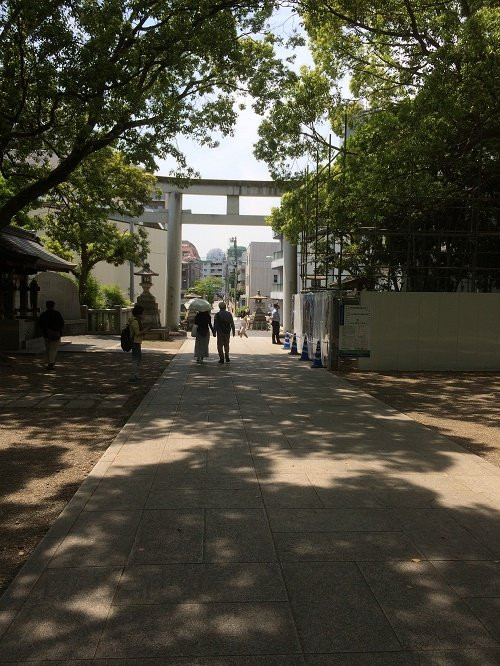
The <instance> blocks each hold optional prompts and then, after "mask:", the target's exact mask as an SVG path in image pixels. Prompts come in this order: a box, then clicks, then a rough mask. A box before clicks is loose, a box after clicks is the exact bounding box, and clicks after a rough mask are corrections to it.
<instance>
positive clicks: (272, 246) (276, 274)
mask: <svg viewBox="0 0 500 666" xmlns="http://www.w3.org/2000/svg"><path fill="white" fill-rule="evenodd" d="M279 251H280V243H278V242H276V243H273V242H263V243H260V242H255V243H250V245H249V246H248V247H247V259H246V271H245V301H246V304H248V305H249V306H250V307H252V303H253V301H252V300H251V297H252V296H255V294H256V293H257V291H258V290H260V293H261V294H262V295H263V296H266V297H267V298H266V300H265V308H267V309H269V307H270V305H271V304H272V302H273V301H274V302H276V301H278V302H279V303H280V305H281V300H280V299H277V298H276V295H277V292H278V293H280V295H281V299H282V298H283V296H282V293H281V291H282V285H281V282H282V278H281V279H280V271H279V270H278V269H274V268H272V264H273V260H274V258H275V255H276V253H279Z"/></svg>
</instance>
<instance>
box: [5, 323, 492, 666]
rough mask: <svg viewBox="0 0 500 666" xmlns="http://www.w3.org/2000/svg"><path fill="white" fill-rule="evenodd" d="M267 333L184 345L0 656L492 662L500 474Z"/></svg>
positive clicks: (81, 508) (102, 467)
mask: <svg viewBox="0 0 500 666" xmlns="http://www.w3.org/2000/svg"><path fill="white" fill-rule="evenodd" d="M269 337H270V336H266V337H261V336H259V337H257V336H254V337H250V338H249V339H248V340H242V341H240V340H239V338H234V339H233V342H232V348H233V360H232V363H231V364H230V365H219V364H218V363H217V362H216V361H217V359H216V354H213V355H212V358H211V359H210V360H209V362H208V363H206V365H204V366H203V367H200V366H198V365H197V364H195V363H194V362H193V358H192V348H193V341H192V340H191V339H189V340H188V341H187V342H186V344H185V345H184V347H183V349H182V352H181V353H179V354H178V355H177V357H176V359H175V360H174V362H173V363H171V365H170V366H169V368H168V370H167V371H166V372H165V374H164V375H163V376H162V377H161V378H160V380H159V381H158V382H157V384H156V385H155V386H154V388H153V390H152V391H151V392H150V393H149V394H148V396H147V397H146V399H145V400H144V402H143V403H142V404H141V406H140V407H139V408H138V410H137V411H136V413H135V414H134V415H133V417H132V418H131V420H130V421H129V422H128V423H127V425H126V426H125V428H124V429H123V431H122V432H121V433H120V435H119V436H118V437H117V439H116V440H115V442H114V443H113V444H112V445H111V447H110V448H109V449H108V450H107V451H106V453H105V454H104V455H103V457H102V459H101V460H100V462H99V463H98V464H97V465H96V467H95V468H94V470H93V471H92V473H91V474H90V475H89V477H88V478H87V480H86V481H85V482H84V484H83V485H82V486H81V488H80V490H79V491H78V492H77V494H76V495H75V496H74V498H73V499H72V500H71V502H70V503H69V504H68V506H67V507H66V509H65V510H64V512H63V513H62V514H61V516H60V517H59V519H58V520H57V522H56V523H55V524H54V526H53V527H52V529H51V530H50V531H49V533H48V534H47V536H46V537H45V539H44V540H43V541H42V543H41V544H40V546H39V547H38V549H37V550H36V552H35V553H34V555H33V556H32V557H31V559H30V560H29V561H28V562H27V564H26V565H25V567H24V568H23V569H22V570H21V572H20V573H19V575H18V577H17V578H16V580H15V581H14V582H13V584H12V585H11V587H10V588H9V589H8V590H7V592H6V594H5V595H4V596H3V598H2V599H1V601H0V633H2V632H3V634H2V638H1V639H0V663H2V664H6V663H22V664H27V663H37V662H44V660H45V662H49V663H51V664H52V663H57V664H61V663H62V664H77V663H78V664H85V665H87V664H89V665H90V664H97V665H101V664H102V665H104V664H135V665H137V666H138V665H140V664H148V665H149V664H166V665H174V664H175V665H176V666H177V665H178V666H181V665H182V666H195V665H196V666H202V665H203V666H204V665H207V666H215V665H217V666H268V665H269V666H295V665H298V664H308V665H314V666H320V665H323V666H324V665H330V664H333V665H336V664H338V665H342V666H343V665H348V666H351V665H356V666H358V665H364V666H372V665H380V666H382V665H383V666H386V665H389V666H393V665H398V666H406V665H409V664H439V665H450V666H451V665H453V666H455V665H457V664H458V665H460V666H462V665H465V664H474V665H476V664H477V665H478V666H489V665H492V666H493V664H500V564H499V560H500V522H499V516H500V470H499V469H498V468H496V467H493V466H492V465H490V464H488V463H487V462H485V461H483V460H481V459H480V458H478V457H476V456H474V455H473V454H471V453H468V452H467V451H465V450H464V449H462V448H460V447H459V446H457V445H455V444H454V443H452V442H451V441H450V440H448V439H446V438H444V437H442V436H440V435H439V434H436V433H435V432H433V431H431V430H429V429H427V428H425V427H424V426H422V425H419V424H417V423H416V422H414V421H412V420H411V419H409V418H407V417H405V416H404V415H402V414H400V413H398V412H396V411H395V410H394V409H392V408H390V407H388V406H387V405H385V404H383V403H381V402H378V401H377V400H375V399H374V398H372V397H370V396H368V395H366V394H364V393H362V392H361V391H360V390H358V389H357V388H355V387H353V386H352V385H351V384H348V383H347V382H344V381H343V380H342V379H340V378H337V377H335V376H333V375H332V374H331V373H328V372H327V371H325V370H318V369H311V368H310V364H309V363H305V362H301V361H300V360H299V359H298V358H296V357H290V356H289V355H288V354H287V353H286V352H284V351H283V350H282V349H281V347H278V346H273V345H271V341H270V339H269ZM214 342H215V341H214V340H212V343H211V346H212V349H214V348H215V344H214ZM78 660H80V661H78ZM115 660H116V661H115Z"/></svg>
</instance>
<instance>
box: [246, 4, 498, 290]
mask: <svg viewBox="0 0 500 666" xmlns="http://www.w3.org/2000/svg"><path fill="white" fill-rule="evenodd" d="M299 11H301V12H302V13H303V16H304V20H305V25H306V29H307V31H308V33H309V36H310V39H311V46H312V52H313V56H314V60H315V64H316V67H315V68H313V69H306V68H304V69H303V70H302V72H301V75H300V77H299V78H298V79H297V80H296V81H291V80H290V82H289V83H288V84H287V86H285V88H284V89H283V96H282V99H281V100H280V101H279V102H277V103H276V104H275V105H274V108H273V110H272V112H271V113H270V114H269V115H268V117H267V118H266V119H265V121H264V122H263V123H262V125H261V128H260V135H261V138H260V140H259V142H258V144H257V146H256V155H257V156H258V157H260V158H262V159H264V160H265V161H266V162H267V163H268V165H269V167H270V169H271V170H272V172H273V175H275V177H281V178H283V179H284V178H290V179H291V181H292V183H294V187H295V189H294V190H291V191H290V193H289V194H288V195H287V196H286V197H284V198H283V200H282V205H281V209H279V210H275V211H274V212H273V214H272V216H271V222H272V224H273V227H274V228H275V229H276V230H278V231H282V232H283V233H284V234H285V235H286V236H287V237H288V238H289V239H290V240H295V241H297V240H300V239H302V240H303V239H305V238H308V237H311V235H315V236H316V237H317V236H318V234H317V231H318V229H319V231H320V232H322V231H324V229H325V228H326V229H327V231H328V232H329V241H328V242H327V240H325V234H324V233H323V234H322V233H320V234H319V237H320V238H319V241H318V242H317V244H316V245H317V247H316V249H317V250H318V252H319V255H320V260H321V261H322V259H321V255H322V256H323V257H324V258H325V260H329V261H330V262H331V263H330V266H332V265H333V266H335V267H336V268H337V269H338V270H339V271H340V268H343V269H346V268H348V269H349V270H350V271H351V273H352V274H353V275H365V276H366V275H367V274H368V273H372V274H373V273H375V272H377V270H379V268H380V266H383V265H385V266H387V265H389V264H392V265H393V267H394V275H393V276H392V277H391V276H387V275H386V276H385V277H387V281H386V282H387V285H389V284H391V285H392V286H393V287H394V286H395V285H397V284H401V280H400V279H399V280H398V276H399V278H400V276H401V274H402V272H403V271H405V280H406V287H407V288H414V289H417V288H418V289H440V288H446V289H453V288H458V286H459V285H460V284H461V283H463V280H465V279H468V276H469V275H470V271H471V268H470V267H471V265H472V264H474V265H475V266H477V267H480V268H481V269H483V268H484V269H485V270H484V274H483V275H484V279H483V278H481V279H482V280H483V283H482V284H481V285H480V284H478V283H475V285H473V288H474V286H475V288H477V287H480V288H484V289H488V288H491V286H492V281H495V280H498V278H500V276H499V275H498V273H496V275H497V276H498V277H497V278H495V277H494V276H495V273H494V267H495V264H496V265H497V268H498V264H499V263H500V253H499V251H500V248H499V246H498V244H499V239H498V232H499V226H500V222H499V216H498V198H499V192H498V189H499V188H498V183H499V182H500V179H499V177H498V176H499V174H498V157H499V138H500V135H499V131H498V128H499V127H500V102H499V100H500V77H498V75H497V74H495V72H498V71H499V65H500V62H499V55H498V54H499V53H500V12H499V10H498V8H496V7H493V5H492V4H491V3H489V2H488V1H487V0H486V1H481V0H480V1H479V2H477V3H474V4H473V5H470V4H467V3H447V4H444V5H440V6H438V7H437V6H429V5H421V4H419V3H417V2H415V1H414V0H410V1H409V2H407V1H406V0H404V1H402V0H395V1H394V2H392V1H387V0H384V2H383V3H382V4H380V2H379V3H373V2H371V3H368V4H366V2H361V0H334V1H333V2H328V3H327V2H322V1H321V0H319V1H315V2H312V1H311V2H307V1H306V2H301V3H300V5H299ZM346 74H348V75H349V76H350V77H351V91H352V93H353V94H354V96H355V97H356V98H358V101H354V100H345V99H342V94H341V89H342V86H343V85H344V83H345V82H344V81H343V80H342V77H343V76H344V75H346ZM345 127H347V132H346V140H345V144H344V138H343V135H344V128H345ZM330 132H331V133H333V134H334V135H336V136H334V138H333V140H332V142H331V145H330V141H329V137H328V134H329V133H330ZM338 137H341V138H338ZM329 158H331V159H330V160H329ZM300 160H302V167H300V166H299V167H298V166H297V165H298V164H299V165H300ZM306 161H308V162H309V168H308V170H307V171H306V169H305V167H304V163H305V162H306ZM329 161H330V166H328V162H329ZM316 163H318V165H319V166H318V169H316ZM316 171H318V175H316ZM488 234H490V235H489V236H488ZM340 245H342V249H340V247H339V246H340ZM340 254H341V257H340V256H339V255H340ZM340 262H341V266H340V265H339V263H340ZM410 265H412V266H413V269H414V273H415V274H414V275H410V272H411V271H410V270H409V266H410ZM443 275H445V276H446V279H445V280H444V281H443V280H442V279H441V277H439V276H443ZM474 281H475V278H474Z"/></svg>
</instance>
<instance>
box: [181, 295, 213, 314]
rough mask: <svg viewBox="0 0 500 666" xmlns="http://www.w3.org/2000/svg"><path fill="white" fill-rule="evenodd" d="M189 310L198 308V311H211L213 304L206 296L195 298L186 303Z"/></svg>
mask: <svg viewBox="0 0 500 666" xmlns="http://www.w3.org/2000/svg"><path fill="white" fill-rule="evenodd" d="M185 307H186V308H188V310H197V311H198V312H210V311H211V310H212V306H211V304H210V303H209V302H208V301H206V300H205V299H204V298H193V299H192V300H191V301H188V302H187V303H186V304H185Z"/></svg>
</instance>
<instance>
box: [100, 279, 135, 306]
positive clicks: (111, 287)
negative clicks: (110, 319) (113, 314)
mask: <svg viewBox="0 0 500 666" xmlns="http://www.w3.org/2000/svg"><path fill="white" fill-rule="evenodd" d="M101 290H102V295H103V298H104V307H105V308H112V307H113V306H114V305H121V306H123V307H128V306H130V305H132V302H131V301H129V300H128V298H127V297H126V296H125V294H124V293H123V291H122V290H121V289H120V287H119V286H118V285H117V284H103V285H102V288H101Z"/></svg>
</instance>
